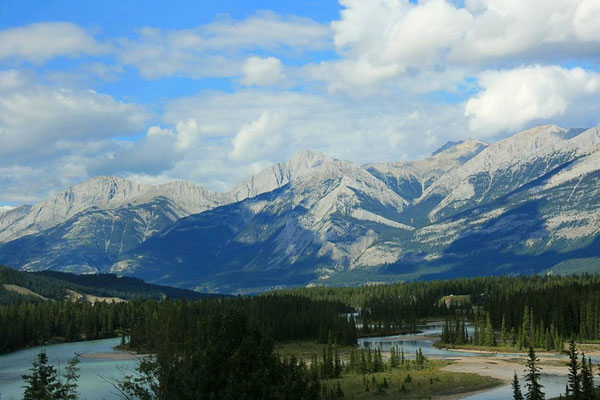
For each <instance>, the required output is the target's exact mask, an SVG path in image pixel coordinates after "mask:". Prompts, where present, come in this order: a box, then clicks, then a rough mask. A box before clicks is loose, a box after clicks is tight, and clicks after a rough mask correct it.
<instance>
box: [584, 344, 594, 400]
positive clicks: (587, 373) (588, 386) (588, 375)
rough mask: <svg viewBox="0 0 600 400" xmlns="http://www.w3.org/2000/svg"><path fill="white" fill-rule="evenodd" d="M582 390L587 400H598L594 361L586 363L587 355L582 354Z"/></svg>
mask: <svg viewBox="0 0 600 400" xmlns="http://www.w3.org/2000/svg"><path fill="white" fill-rule="evenodd" d="M581 390H582V392H583V393H582V394H583V396H582V397H583V398H584V399H585V400H594V399H596V390H595V387H594V373H593V371H592V360H591V359H588V360H587V361H586V358H585V354H584V353H583V352H581Z"/></svg>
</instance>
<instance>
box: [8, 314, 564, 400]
mask: <svg viewBox="0 0 600 400" xmlns="http://www.w3.org/2000/svg"><path fill="white" fill-rule="evenodd" d="M420 329H421V330H422V331H423V334H439V333H440V332H441V326H440V325H426V326H422V327H420ZM407 336H414V335H395V336H384V337H373V338H365V339H359V346H362V347H371V348H377V347H379V346H381V348H382V350H384V351H389V349H391V347H392V346H398V347H401V348H403V349H404V352H405V354H406V357H407V358H413V357H414V354H415V351H416V350H418V349H419V348H421V349H422V351H423V354H425V355H426V356H427V357H432V358H439V359H448V358H452V357H456V356H460V357H469V356H479V357H490V358H492V357H498V356H506V354H491V353H476V352H473V353H471V352H456V351H451V350H444V349H437V348H435V347H433V343H434V340H432V339H422V340H406V339H405V338H406V337H407ZM119 343H120V339H119V338H114V339H103V340H93V341H89V342H76V343H64V344H55V345H48V346H40V347H34V348H31V349H26V350H20V351H17V352H14V353H10V354H5V355H1V356H0V394H1V395H2V396H1V400H9V399H21V398H22V396H23V388H22V386H23V380H22V379H21V375H23V374H27V373H29V368H30V367H31V362H32V361H33V359H34V357H35V355H36V354H37V353H39V352H40V350H42V349H45V350H46V353H47V354H48V358H49V361H50V363H52V364H53V365H54V366H56V367H58V366H60V367H61V368H64V366H65V365H66V364H67V362H68V361H69V360H70V359H71V358H72V357H73V356H74V355H75V353H80V354H84V353H107V352H113V351H114V350H113V347H115V346H117V345H118V344H119ZM557 357H560V356H557ZM136 363H137V361H135V360H111V359H87V358H81V363H80V364H79V367H80V375H81V376H80V378H79V395H80V397H81V398H82V399H87V400H102V399H106V400H114V399H121V398H122V397H121V396H119V394H118V392H117V391H116V390H115V389H114V388H113V386H112V385H111V384H110V382H109V381H111V382H115V381H116V380H117V379H120V378H121V377H123V376H124V374H129V373H131V371H133V370H134V369H135V366H136ZM566 379H567V378H566V376H554V375H542V384H543V385H544V386H545V392H546V398H550V397H558V395H559V394H561V393H563V392H564V388H565V383H566ZM521 383H522V384H524V383H525V380H524V379H521ZM523 389H524V388H523ZM511 393H512V391H511V388H510V385H505V386H502V387H499V388H496V389H493V390H490V391H488V392H485V393H480V394H477V395H473V396H469V397H465V399H469V400H475V399H477V400H505V399H508V398H511Z"/></svg>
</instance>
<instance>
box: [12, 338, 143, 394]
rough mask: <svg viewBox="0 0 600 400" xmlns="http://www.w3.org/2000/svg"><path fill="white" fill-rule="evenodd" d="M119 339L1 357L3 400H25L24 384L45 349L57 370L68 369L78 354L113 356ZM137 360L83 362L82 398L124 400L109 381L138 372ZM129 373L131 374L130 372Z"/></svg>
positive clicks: (59, 346)
mask: <svg viewBox="0 0 600 400" xmlns="http://www.w3.org/2000/svg"><path fill="white" fill-rule="evenodd" d="M120 342H121V341H120V339H119V338H113V339H102V340H91V341H88V342H75V343H63V344H53V345H48V346H39V347H33V348H30V349H25V350H19V351H16V352H13V353H9V354H4V355H1V356H0V394H1V395H2V396H1V399H2V400H9V399H22V398H23V388H22V386H23V380H22V379H21V375H23V374H28V373H29V372H30V371H29V368H31V362H32V361H33V359H34V358H35V355H36V354H37V353H39V352H40V351H41V350H42V349H45V350H46V354H47V355H48V361H49V362H50V363H51V364H53V365H54V366H55V367H57V366H59V365H60V366H61V367H64V366H66V364H67V362H68V361H69V360H70V359H71V358H73V356H74V355H75V354H76V353H79V354H86V353H110V352H113V351H114V350H113V348H114V347H115V346H117V345H119V343H120ZM135 366H136V361H135V360H113V359H90V358H83V357H82V358H81V363H80V364H79V367H80V378H79V395H80V396H81V398H82V399H87V400H102V399H106V400H113V399H120V398H121V397H120V396H119V395H118V393H117V391H116V390H115V389H114V388H113V387H112V386H111V384H110V383H109V382H107V380H111V381H116V380H117V379H119V378H121V377H122V376H123V374H124V371H132V370H134V369H135ZM127 373H128V372H127Z"/></svg>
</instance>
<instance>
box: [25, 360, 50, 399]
mask: <svg viewBox="0 0 600 400" xmlns="http://www.w3.org/2000/svg"><path fill="white" fill-rule="evenodd" d="M30 371H31V375H22V376H21V378H22V379H23V380H25V381H26V382H27V385H26V386H24V388H25V391H24V393H23V400H53V399H54V398H55V397H54V393H55V392H56V390H57V389H58V388H59V383H58V380H57V372H56V369H55V368H54V367H53V366H52V365H48V356H47V355H46V352H45V351H41V352H40V353H38V354H37V356H36V359H35V360H34V361H33V363H32V366H31V368H30Z"/></svg>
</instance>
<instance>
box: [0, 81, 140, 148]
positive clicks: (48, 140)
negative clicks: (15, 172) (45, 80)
mask: <svg viewBox="0 0 600 400" xmlns="http://www.w3.org/2000/svg"><path fill="white" fill-rule="evenodd" d="M1 94H2V95H1V96H0V154H2V155H3V156H5V157H6V156H16V153H18V152H30V151H31V150H32V149H34V148H35V149H37V152H38V153H45V152H49V151H54V150H55V149H56V148H57V147H60V146H64V145H65V142H69V141H83V142H85V141H90V140H94V139H99V138H109V137H113V136H117V135H128V134H133V133H136V132H137V131H139V130H142V129H144V127H145V124H146V121H147V118H148V113H147V112H146V111H145V110H144V108H142V107H140V106H138V105H136V104H131V103H125V102H121V101H117V100H115V99H114V98H113V97H111V96H109V95H106V94H100V93H96V92H94V91H90V90H69V89H61V88H53V87H49V86H44V85H27V86H25V87H20V88H18V89H17V90H7V91H3V92H2V93H1Z"/></svg>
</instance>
